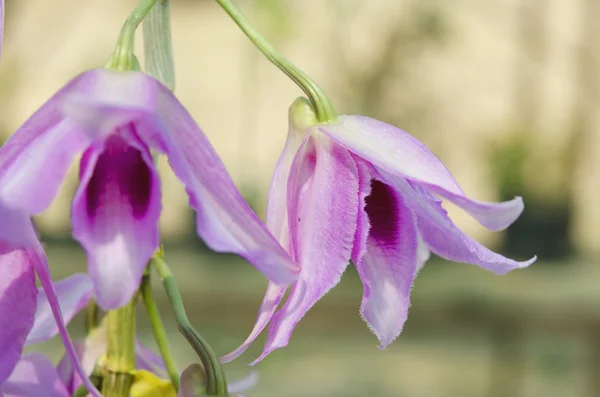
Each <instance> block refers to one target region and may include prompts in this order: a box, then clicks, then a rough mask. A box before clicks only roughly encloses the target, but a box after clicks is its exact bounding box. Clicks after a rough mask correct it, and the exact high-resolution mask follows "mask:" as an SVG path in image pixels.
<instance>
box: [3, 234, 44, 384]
mask: <svg viewBox="0 0 600 397" xmlns="http://www.w3.org/2000/svg"><path fill="white" fill-rule="evenodd" d="M36 294H37V288H36V286H35V273H34V271H33V266H32V263H31V260H30V258H29V256H28V254H27V251H26V250H24V249H12V248H10V247H7V246H5V245H0V384H2V382H3V381H4V380H5V379H6V378H8V376H9V375H10V373H11V372H12V370H13V368H14V366H15V365H16V364H17V362H18V361H19V359H20V357H21V352H22V351H23V346H24V345H25V340H26V339H27V334H28V333H29V330H30V329H31V327H32V326H33V319H34V314H35V303H36Z"/></svg>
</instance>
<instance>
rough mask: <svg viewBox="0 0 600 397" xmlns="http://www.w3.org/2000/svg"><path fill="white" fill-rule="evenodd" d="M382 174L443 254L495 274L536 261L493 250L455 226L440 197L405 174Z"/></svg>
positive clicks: (433, 248) (434, 247)
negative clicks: (406, 177) (399, 176)
mask: <svg viewBox="0 0 600 397" xmlns="http://www.w3.org/2000/svg"><path fill="white" fill-rule="evenodd" d="M380 175H381V176H382V177H383V178H384V180H385V182H386V183H388V184H389V185H391V186H393V187H394V188H395V189H396V190H397V191H398V192H399V193H400V194H401V195H402V196H403V197H404V199H405V201H406V204H407V206H408V207H410V208H411V209H412V210H413V212H414V213H415V215H416V218H417V227H418V230H419V233H420V235H421V237H422V238H423V241H424V242H425V243H426V244H427V246H428V247H429V248H430V249H431V251H433V252H434V253H435V254H437V255H439V256H441V257H442V258H445V259H448V260H451V261H454V262H463V263H470V264H473V265H477V266H480V267H482V268H484V269H487V270H490V271H492V272H494V273H496V274H505V273H508V272H509V271H511V270H514V269H521V268H524V267H527V266H529V265H530V264H532V263H533V262H535V260H536V257H533V258H532V259H530V260H528V261H524V262H517V261H514V260H512V259H508V258H506V257H504V256H502V255H500V254H497V253H495V252H492V251H490V250H489V249H487V248H486V247H484V246H483V245H481V244H480V243H478V242H477V241H475V240H474V239H473V238H471V237H470V236H468V235H467V234H465V233H464V232H462V231H461V230H460V229H459V228H458V227H456V225H454V223H453V222H452V220H451V219H450V218H449V217H448V213H447V212H446V210H445V209H444V208H443V207H442V205H441V201H440V200H439V199H437V198H436V197H434V196H433V195H432V194H431V193H429V192H428V191H426V190H425V189H423V188H422V187H420V186H419V185H415V184H411V183H409V182H408V181H407V180H405V179H403V178H398V177H395V176H390V175H389V174H387V175H386V173H385V172H383V171H380Z"/></svg>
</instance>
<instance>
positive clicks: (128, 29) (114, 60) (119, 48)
mask: <svg viewBox="0 0 600 397" xmlns="http://www.w3.org/2000/svg"><path fill="white" fill-rule="evenodd" d="M157 1H158V0H141V1H140V3H139V4H138V5H137V7H135V9H134V10H133V11H132V12H131V14H130V15H129V17H128V18H127V20H126V21H125V23H124V24H123V27H122V28H121V33H120V34H119V38H118V39H117V45H116V46H115V50H114V52H113V55H112V57H111V58H110V59H109V60H108V63H107V64H106V68H108V69H115V70H120V71H126V70H134V69H138V70H139V64H138V62H137V59H136V58H135V55H134V54H133V47H134V40H135V31H136V29H137V28H138V26H139V25H140V23H141V22H142V20H143V19H144V17H145V16H146V15H147V14H148V13H149V12H150V10H151V9H152V7H154V5H155V4H156V2H157Z"/></svg>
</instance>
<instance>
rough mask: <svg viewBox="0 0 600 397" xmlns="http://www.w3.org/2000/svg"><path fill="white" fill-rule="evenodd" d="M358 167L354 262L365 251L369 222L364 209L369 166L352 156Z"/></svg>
mask: <svg viewBox="0 0 600 397" xmlns="http://www.w3.org/2000/svg"><path fill="white" fill-rule="evenodd" d="M352 157H353V159H354V162H355V163H356V168H357V169H358V181H359V188H358V217H357V222H356V233H355V235H354V247H353V248H352V261H353V262H354V263H355V264H356V263H357V262H358V261H360V260H362V257H363V256H364V255H365V252H367V240H368V238H369V230H370V229H371V223H370V222H369V215H367V212H366V211H365V205H366V199H367V197H368V196H369V195H370V194H371V180H372V177H371V174H372V172H371V167H370V166H369V165H368V164H366V163H365V162H364V161H363V160H361V159H360V158H359V157H356V156H354V155H353V156H352Z"/></svg>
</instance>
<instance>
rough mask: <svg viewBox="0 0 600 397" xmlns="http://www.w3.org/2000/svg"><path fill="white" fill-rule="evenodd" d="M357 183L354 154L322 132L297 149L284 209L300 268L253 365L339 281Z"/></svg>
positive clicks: (349, 238)
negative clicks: (288, 220)
mask: <svg viewBox="0 0 600 397" xmlns="http://www.w3.org/2000/svg"><path fill="white" fill-rule="evenodd" d="M358 188H359V182H358V170H357V168H356V164H355V163H354V160H353V159H352V156H351V155H350V153H349V152H348V151H347V150H345V149H343V148H342V147H340V146H338V145H335V144H334V143H333V142H332V141H330V140H329V139H327V138H326V137H324V136H322V135H319V136H316V137H312V138H311V139H309V140H308V141H306V142H305V143H304V144H303V146H302V148H301V149H300V150H299V151H298V154H297V155H296V158H295V159H294V163H293V164H292V169H291V171H290V180H289V184H288V211H289V217H290V229H291V230H290V236H291V240H292V246H293V247H294V250H295V258H297V260H298V262H299V263H300V265H301V266H302V271H301V273H300V278H299V279H298V281H296V283H294V285H293V287H292V289H291V292H290V295H289V297H288V299H287V301H286V303H285V304H284V305H283V307H282V308H281V309H280V310H279V311H278V312H277V313H275V315H274V316H273V319H272V320H271V324H270V326H269V337H268V339H267V343H266V346H265V349H264V351H263V353H262V354H261V356H260V357H259V358H258V359H257V360H256V361H254V362H253V363H252V364H251V365H254V364H256V363H257V362H258V361H260V360H262V359H263V358H264V357H265V356H266V355H267V354H269V353H270V352H272V351H273V350H275V349H277V348H280V347H283V346H286V345H287V343H288V341H289V339H290V337H291V334H292V331H293V330H294V327H295V326H296V324H297V323H298V322H299V321H300V319H302V317H304V315H305V314H306V312H307V311H308V310H309V309H310V308H311V307H312V306H313V305H314V304H315V303H316V302H317V301H318V300H319V299H320V298H321V297H322V296H323V295H325V293H327V291H329V290H330V289H331V288H332V287H334V286H335V285H336V284H337V283H338V282H339V281H340V278H341V276H342V273H343V272H344V270H345V269H346V266H348V262H349V260H350V256H351V253H352V248H353V242H354V233H355V231H356V222H357V211H358V195H359V191H358Z"/></svg>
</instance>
